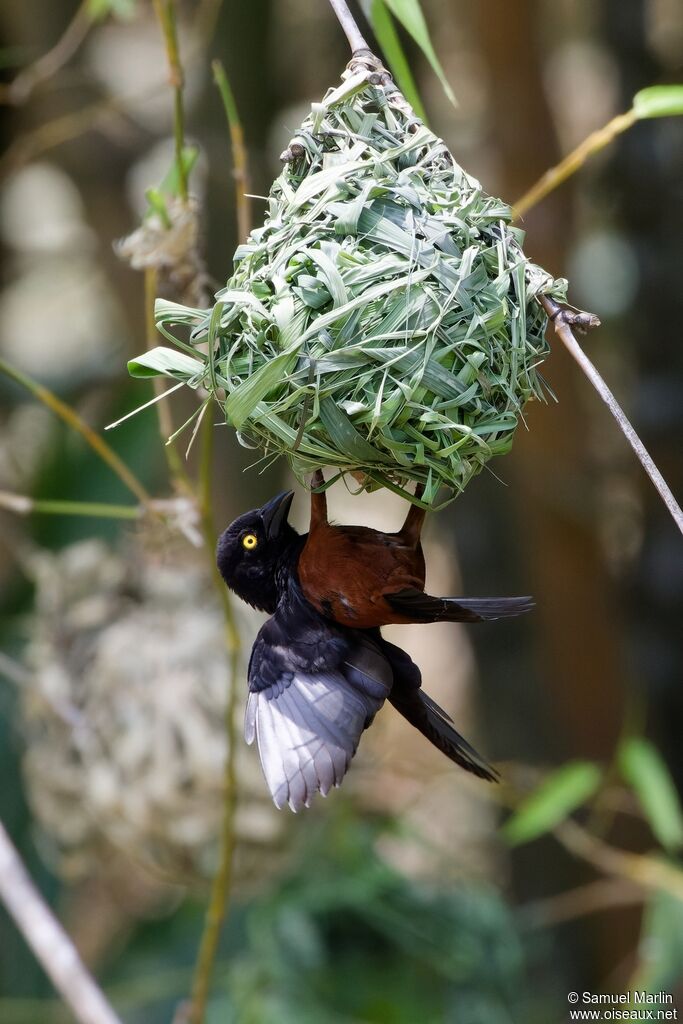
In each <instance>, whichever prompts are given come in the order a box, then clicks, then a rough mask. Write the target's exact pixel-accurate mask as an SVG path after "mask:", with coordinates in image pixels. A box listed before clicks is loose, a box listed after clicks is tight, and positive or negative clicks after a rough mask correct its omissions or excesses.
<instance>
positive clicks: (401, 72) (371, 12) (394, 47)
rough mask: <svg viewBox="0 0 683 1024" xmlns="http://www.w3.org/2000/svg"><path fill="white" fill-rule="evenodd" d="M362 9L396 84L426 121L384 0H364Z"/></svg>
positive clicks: (411, 73)
mask: <svg viewBox="0 0 683 1024" xmlns="http://www.w3.org/2000/svg"><path fill="white" fill-rule="evenodd" d="M363 9H364V11H365V14H366V16H367V18H368V21H369V22H370V24H371V25H372V31H373V32H374V33H375V37H376V39H377V42H378V43H379V45H380V47H381V49H382V53H383V54H384V56H385V58H386V60H387V63H388V64H389V67H390V69H391V73H392V74H393V76H394V78H395V79H396V83H397V85H398V86H399V88H400V90H401V92H402V93H403V95H404V96H405V98H406V99H407V100H408V103H410V105H411V107H412V108H413V110H414V111H415V113H416V114H417V116H418V117H419V118H421V119H422V120H423V121H426V120H427V115H426V113H425V109H424V107H423V105H422V99H421V98H420V93H419V90H418V88H417V85H416V83H415V79H414V78H413V72H412V71H411V69H410V64H409V63H408V58H407V57H406V55H405V52H404V49H403V47H402V45H401V40H400V38H399V35H398V32H397V31H396V28H395V26H394V23H393V21H392V19H391V15H390V13H389V11H388V10H387V7H386V4H385V2H384V0H369V2H367V0H366V2H365V3H364V4H363Z"/></svg>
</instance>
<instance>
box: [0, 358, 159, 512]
mask: <svg viewBox="0 0 683 1024" xmlns="http://www.w3.org/2000/svg"><path fill="white" fill-rule="evenodd" d="M0 373H4V374H5V376H7V377H9V378H10V379H11V380H13V381H15V382H16V383H17V384H20V385H21V386H22V387H24V388H26V390H27V391H30V392H31V394H32V395H33V397H34V398H37V399H38V401H39V402H42V403H43V405H46V406H47V407H48V409H51V410H52V412H54V413H55V414H56V415H57V416H59V418H60V419H61V420H63V421H64V423H66V424H67V425H68V426H69V427H71V428H72V429H73V430H75V431H76V432H77V433H78V434H80V435H81V437H82V438H83V439H84V440H85V441H86V442H87V443H88V444H89V445H90V447H91V448H92V449H93V451H94V452H96V453H97V454H98V455H99V457H100V458H101V459H102V461H103V462H106V463H107V465H108V466H109V468H110V469H112V470H113V471H114V473H116V475H117V476H118V478H119V480H121V482H122V483H124V484H125V485H126V487H127V488H128V490H129V491H131V492H132V493H133V494H134V495H135V497H136V498H137V499H138V501H139V502H140V503H141V504H142V505H144V506H145V508H147V509H148V510H152V508H153V502H152V498H151V496H150V495H149V494H148V493H147V491H146V489H145V488H144V487H143V486H142V484H141V483H140V481H139V480H138V478H137V477H136V476H135V474H134V473H132V472H131V470H130V469H129V468H128V466H127V465H126V464H125V462H124V461H123V460H122V459H121V458H119V456H118V455H117V454H116V452H115V451H114V449H113V448H112V447H111V446H110V445H108V444H107V442H106V441H105V440H104V439H103V438H101V437H100V435H99V434H97V433H96V432H95V431H94V430H93V429H92V427H90V426H88V424H87V423H86V422H85V420H84V419H82V417H81V416H79V414H78V413H77V412H76V410H75V409H72V407H71V406H70V405H67V404H66V402H63V401H62V400H61V398H58V397H57V395H55V394H54V393H53V392H52V391H50V390H49V389H48V388H46V387H44V386H43V385H42V384H39V383H38V381H35V380H33V379H32V378H31V377H29V376H28V374H25V373H23V372H22V371H21V370H19V369H17V368H16V367H15V366H11V365H10V364H9V363H7V362H6V361H5V360H4V359H0Z"/></svg>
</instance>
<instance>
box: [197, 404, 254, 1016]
mask: <svg viewBox="0 0 683 1024" xmlns="http://www.w3.org/2000/svg"><path fill="white" fill-rule="evenodd" d="M212 455H213V424H212V422H211V418H210V417H208V416H207V417H206V419H205V421H204V424H203V425H202V459H201V467H200V503H201V510H202V525H203V532H204V538H205V542H206V549H207V552H208V555H209V558H210V560H211V572H212V577H213V581H214V584H215V587H216V591H217V593H218V596H219V599H220V602H221V606H222V609H223V617H224V622H225V642H226V647H227V650H228V652H229V656H230V666H229V679H228V694H227V700H226V705H225V738H226V754H225V771H224V793H223V800H224V805H223V823H222V826H221V843H220V863H219V867H218V871H217V873H216V876H215V878H214V880H213V885H212V888H211V896H210V898H209V905H208V907H207V911H206V917H205V919H204V931H203V933H202V939H201V943H200V946H199V952H198V954H197V963H196V966H195V974H194V980H193V984H192V999H191V1005H190V1011H189V1012H190V1020H191V1022H192V1024H203V1022H204V1019H205V1016H206V1007H207V1003H208V999H209V992H210V988H211V977H212V974H213V970H214V965H215V961H216V954H217V952H218V945H219V941H220V936H221V930H222V927H223V923H224V921H225V917H226V913H227V909H228V907H229V904H230V895H231V890H232V881H233V855H234V852H235V842H236V840H235V812H236V809H237V773H236V746H237V736H236V730H235V712H236V709H237V678H238V674H239V664H240V650H241V636H240V632H239V629H238V626H237V621H236V619H235V613H234V610H233V607H232V603H231V601H230V597H229V595H228V591H227V589H226V587H225V584H224V582H223V579H222V578H221V575H220V573H219V571H218V568H217V566H216V559H215V555H214V552H215V549H216V529H215V526H214V521H213V512H212V508H211V463H212Z"/></svg>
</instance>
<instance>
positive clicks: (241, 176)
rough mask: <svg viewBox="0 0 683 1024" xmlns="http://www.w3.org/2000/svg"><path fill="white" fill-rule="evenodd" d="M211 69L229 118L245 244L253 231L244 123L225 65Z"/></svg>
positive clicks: (239, 223) (240, 236)
mask: <svg viewBox="0 0 683 1024" xmlns="http://www.w3.org/2000/svg"><path fill="white" fill-rule="evenodd" d="M211 67H212V69H213V80H214V82H215V83H216V85H217V86H218V90H219V92H220V94H221V99H222V100H223V107H224V108H225V116H226V118H227V121H228V129H229V131H230V141H231V143H232V164H233V171H232V173H233V177H234V179H235V206H236V209H237V235H238V240H239V241H240V242H244V241H246V239H247V236H248V234H249V232H250V231H251V209H250V203H249V196H248V194H247V193H248V192H249V190H250V185H249V167H248V161H247V150H246V147H245V145H244V132H243V131H242V122H241V121H240V116H239V111H238V109H237V104H236V103H235V97H234V96H233V92H232V89H231V87H230V82H229V81H228V76H227V75H226V73H225V69H224V67H223V65H222V64H221V62H220V61H219V60H214V61H213V62H212V64H211Z"/></svg>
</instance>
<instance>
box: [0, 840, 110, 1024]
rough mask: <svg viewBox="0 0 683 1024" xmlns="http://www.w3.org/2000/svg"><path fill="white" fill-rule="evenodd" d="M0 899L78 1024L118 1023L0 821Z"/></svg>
mask: <svg viewBox="0 0 683 1024" xmlns="http://www.w3.org/2000/svg"><path fill="white" fill-rule="evenodd" d="M0 898H2V901H3V903H4V904H5V906H6V908H7V910H8V911H9V913H10V915H11V917H12V918H13V920H14V922H15V924H16V926H17V928H18V929H19V931H20V932H21V934H22V935H23V936H24V938H25V939H26V942H27V943H28V945H29V946H30V947H31V949H32V950H33V952H34V953H35V955H36V957H37V959H38V961H39V962H40V963H41V964H42V966H43V968H44V970H45V972H46V974H48V975H49V977H50V978H51V980H52V982H53V984H54V986H55V988H56V989H57V991H58V992H59V993H60V994H61V996H62V998H63V999H64V1001H65V1003H66V1004H67V1005H68V1006H69V1008H70V1009H71V1012H72V1013H73V1015H74V1017H75V1018H76V1020H77V1021H79V1024H121V1020H120V1018H119V1017H118V1016H117V1015H116V1013H114V1010H113V1009H112V1008H111V1006H110V1005H109V1003H108V1002H107V1000H106V999H105V997H104V995H103V994H102V991H101V990H100V989H99V988H98V986H97V984H96V983H95V981H94V979H93V978H92V976H91V975H90V974H89V973H88V971H87V970H86V968H85V966H84V964H83V962H82V960H81V958H80V957H79V955H78V952H77V950H76V947H75V946H74V944H73V942H72V941H71V939H70V938H69V936H68V935H67V934H66V932H65V931H64V929H63V928H62V926H61V924H60V923H59V921H58V920H57V918H56V917H55V916H54V914H53V913H52V911H51V910H50V908H49V907H48V905H47V903H46V902H45V900H44V899H43V897H42V896H41V895H40V893H39V892H38V889H37V888H36V886H35V885H34V884H33V881H32V879H31V877H30V876H29V874H28V872H27V870H26V868H25V867H24V864H23V862H22V860H21V857H20V856H19V854H18V852H17V850H16V849H15V847H14V845H13V843H12V841H11V839H10V837H9V836H8V834H7V832H6V831H5V828H4V827H3V825H2V823H0Z"/></svg>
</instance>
